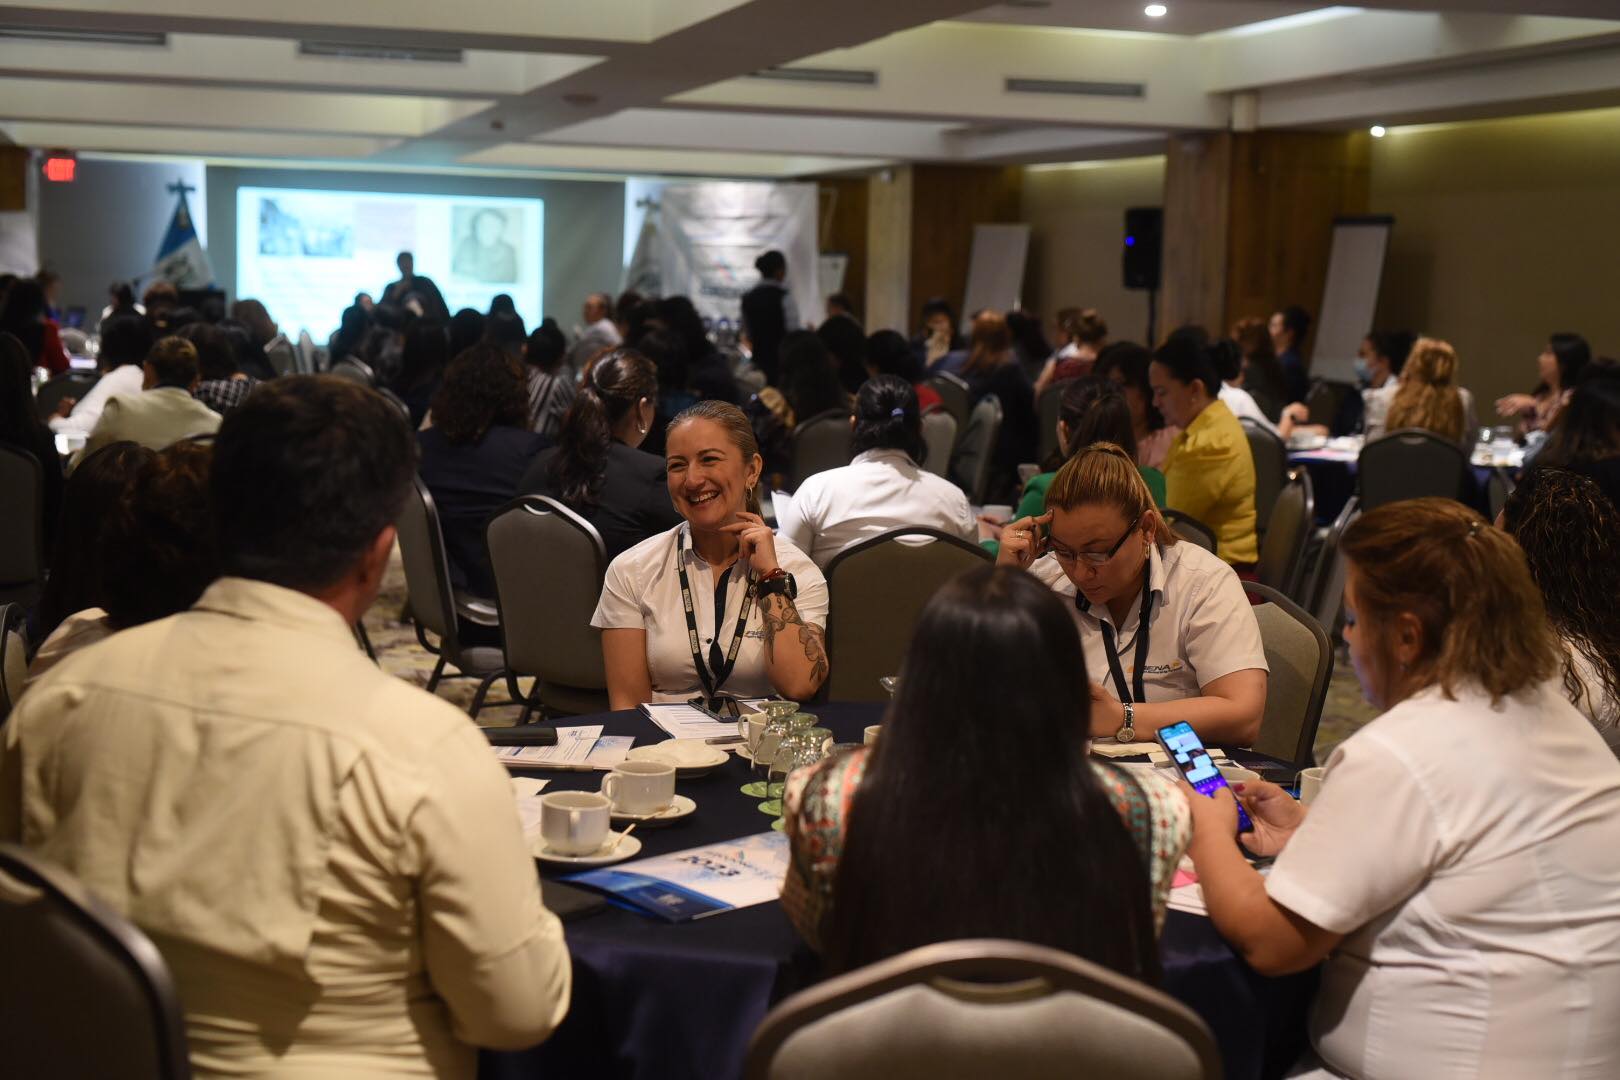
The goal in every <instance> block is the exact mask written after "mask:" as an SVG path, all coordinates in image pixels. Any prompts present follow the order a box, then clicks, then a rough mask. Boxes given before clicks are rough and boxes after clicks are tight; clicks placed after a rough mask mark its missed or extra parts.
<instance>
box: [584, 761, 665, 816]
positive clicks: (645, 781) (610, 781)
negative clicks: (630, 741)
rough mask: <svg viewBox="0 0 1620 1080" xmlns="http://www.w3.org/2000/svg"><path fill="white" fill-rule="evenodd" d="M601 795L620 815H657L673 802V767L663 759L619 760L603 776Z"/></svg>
mask: <svg viewBox="0 0 1620 1080" xmlns="http://www.w3.org/2000/svg"><path fill="white" fill-rule="evenodd" d="M602 794H604V795H606V796H607V797H608V798H609V799H611V800H612V801H613V809H615V810H617V811H619V813H621V814H656V813H658V812H659V811H660V810H664V809H667V808H668V806H669V804H670V803H672V802H674V801H675V766H673V765H670V764H668V763H666V762H662V761H621V762H619V764H617V765H615V766H613V771H612V772H610V773H608V774H607V775H606V776H604V777H602Z"/></svg>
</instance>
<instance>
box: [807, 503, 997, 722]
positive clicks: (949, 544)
mask: <svg viewBox="0 0 1620 1080" xmlns="http://www.w3.org/2000/svg"><path fill="white" fill-rule="evenodd" d="M925 541H926V542H925ZM989 561H990V553H989V552H988V551H986V550H985V549H984V548H982V547H979V546H978V545H977V544H969V543H968V542H966V541H965V540H962V539H960V538H958V537H955V536H951V535H949V534H947V533H943V532H941V531H939V530H938V529H929V528H924V527H922V526H920V525H912V526H902V527H900V528H898V529H890V530H889V531H887V532H884V533H880V534H879V535H877V536H874V537H872V538H871V539H870V540H863V541H861V542H860V543H858V544H854V545H852V546H850V547H847V548H845V549H844V550H843V551H840V552H839V553H838V554H837V555H835V556H833V560H832V562H830V563H828V564H827V661H828V665H829V673H828V680H827V693H828V695H829V697H831V699H832V700H834V701H887V700H888V698H889V695H888V694H887V693H886V692H885V691H884V690H883V688H882V687H881V686H879V685H878V680H879V679H881V678H883V677H884V676H885V675H897V674H899V672H900V661H901V660H902V659H904V657H905V655H906V648H907V646H909V645H910V643H911V631H912V628H913V627H914V626H916V624H917V617H918V616H919V615H921V614H922V609H923V606H924V605H925V604H927V603H928V601H929V599H930V598H932V597H933V595H934V593H936V592H938V591H939V589H940V586H942V585H944V584H945V583H946V582H947V581H949V580H950V579H951V578H953V577H955V576H956V575H957V574H960V573H962V572H963V571H964V570H971V569H973V568H974V567H976V566H982V565H983V564H984V563H986V562H989Z"/></svg>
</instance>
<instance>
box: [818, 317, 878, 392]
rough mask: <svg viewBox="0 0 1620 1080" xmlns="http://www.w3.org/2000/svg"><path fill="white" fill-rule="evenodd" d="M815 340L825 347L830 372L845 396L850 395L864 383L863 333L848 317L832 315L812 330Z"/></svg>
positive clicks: (864, 351) (864, 345)
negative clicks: (814, 333)
mask: <svg viewBox="0 0 1620 1080" xmlns="http://www.w3.org/2000/svg"><path fill="white" fill-rule="evenodd" d="M816 337H818V338H820V339H821V343H822V344H823V345H825V346H826V347H827V354H828V355H829V356H830V357H831V358H832V365H833V370H835V371H836V372H838V382H839V384H840V385H841V386H843V388H844V392H845V393H846V394H850V395H852V396H853V395H854V394H855V393H856V391H858V390H860V388H861V383H863V382H865V381H866V377H867V374H868V372H867V370H866V331H865V330H863V329H861V324H860V323H858V322H856V321H855V320H854V319H852V318H850V317H849V316H848V315H833V316H831V317H830V318H828V319H827V320H825V321H824V322H823V323H822V324H821V325H820V326H818V327H816Z"/></svg>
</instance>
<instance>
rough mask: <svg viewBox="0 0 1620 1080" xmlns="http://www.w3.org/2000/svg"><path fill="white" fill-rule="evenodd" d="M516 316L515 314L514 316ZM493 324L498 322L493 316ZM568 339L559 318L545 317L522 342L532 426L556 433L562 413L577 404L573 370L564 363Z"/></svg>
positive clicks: (565, 412) (491, 322)
mask: <svg viewBox="0 0 1620 1080" xmlns="http://www.w3.org/2000/svg"><path fill="white" fill-rule="evenodd" d="M512 318H516V316H515V315H514V316H512ZM490 324H491V325H492V326H493V325H494V324H495V319H494V317H493V316H492V317H491V319H490ZM567 355H568V339H567V338H565V337H563V332H562V328H561V327H560V326H558V325H557V320H556V319H543V320H541V322H540V325H539V326H537V327H535V328H534V333H532V334H530V335H529V340H528V341H527V342H525V343H524V346H523V366H524V369H525V371H526V372H527V374H528V379H529V430H530V431H533V432H535V433H536V434H538V435H550V436H553V437H555V436H556V434H557V432H558V431H559V430H560V429H561V428H562V424H563V417H564V416H565V415H567V413H568V409H569V407H570V406H572V405H573V404H574V394H575V393H576V387H575V386H574V378H573V372H571V371H569V370H568V369H566V368H565V367H564V366H563V360H564V358H565V357H567Z"/></svg>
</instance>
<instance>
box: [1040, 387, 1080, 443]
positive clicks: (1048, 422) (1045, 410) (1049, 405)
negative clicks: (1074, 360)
mask: <svg viewBox="0 0 1620 1080" xmlns="http://www.w3.org/2000/svg"><path fill="white" fill-rule="evenodd" d="M1072 381H1073V380H1072V379H1064V380H1063V381H1062V382H1055V383H1053V384H1052V385H1051V386H1048V387H1047V388H1046V389H1045V390H1044V391H1043V392H1042V393H1041V396H1040V398H1039V399H1037V400H1036V402H1035V424H1036V427H1037V428H1038V429H1039V430H1038V431H1037V432H1036V437H1037V440H1038V445H1039V447H1040V449H1039V450H1037V451H1036V454H1035V460H1036V461H1037V462H1040V463H1044V462H1045V461H1046V459H1047V458H1049V457H1051V456H1052V455H1053V454H1055V453H1057V452H1058V451H1059V449H1060V447H1059V446H1058V434H1057V424H1058V418H1059V417H1060V416H1061V415H1062V413H1063V391H1064V390H1065V389H1066V388H1067V387H1068V385H1069V383H1070V382H1072Z"/></svg>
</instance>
